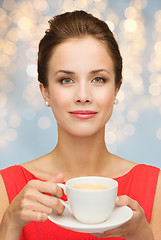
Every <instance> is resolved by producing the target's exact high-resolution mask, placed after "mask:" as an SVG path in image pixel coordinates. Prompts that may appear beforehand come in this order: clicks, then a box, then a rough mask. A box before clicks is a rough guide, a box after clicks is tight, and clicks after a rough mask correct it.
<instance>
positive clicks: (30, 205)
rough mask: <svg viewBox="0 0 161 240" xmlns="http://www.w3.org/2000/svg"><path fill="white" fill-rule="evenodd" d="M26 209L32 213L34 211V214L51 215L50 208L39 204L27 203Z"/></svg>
mask: <svg viewBox="0 0 161 240" xmlns="http://www.w3.org/2000/svg"><path fill="white" fill-rule="evenodd" d="M26 208H28V209H32V211H35V212H43V213H46V214H47V215H50V214H51V213H52V208H51V207H48V206H46V205H44V204H41V203H39V202H33V201H28V203H27V206H26Z"/></svg>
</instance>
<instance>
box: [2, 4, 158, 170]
mask: <svg viewBox="0 0 161 240" xmlns="http://www.w3.org/2000/svg"><path fill="white" fill-rule="evenodd" d="M74 9H84V10H86V11H88V12H91V13H92V14H94V15H95V16H98V17H99V18H101V19H103V20H104V21H107V23H108V24H109V26H110V28H111V30H112V31H114V33H115V36H116V38H117V41H118V43H119V45H120V50H121V53H122V56H123V58H124V71H123V85H122V88H121V91H120V93H119V95H118V100H119V104H118V105H116V106H115V107H114V113H113V116H112V118H111V120H110V122H109V123H108V124H107V126H106V142H107V147H108V149H109V150H110V151H111V152H113V153H114V154H116V155H119V156H120V157H123V158H126V159H128V160H130V161H134V162H138V163H146V164H151V165H155V166H157V167H159V168H161V157H160V155H161V27H158V26H161V1H160V0H153V1H150V0H149V1H148V0H141V1H140V0H133V1H127V0H109V1H105V0H104V1H103V0H89V1H87V0H79V1H72V0H64V1H63V0H60V1H55V0H32V1H30V0H29V1H27V0H22V1H20V0H19V1H14V0H4V1H0V169H2V168H5V167H8V166H10V165H15V164H20V163H22V162H26V161H30V160H32V159H34V158H37V157H39V156H41V155H43V154H46V153H48V152H49V151H51V150H52V149H53V148H54V146H55V145H56V142H57V127H56V121H55V119H54V117H53V114H52V112H51V110H50V108H46V107H45V106H44V103H43V100H42V97H41V94H40V91H39V86H38V82H37V73H36V61H37V47H38V43H39V41H40V39H41V38H42V37H43V35H44V32H45V30H46V29H47V28H48V20H49V19H50V18H51V17H52V16H54V15H55V14H59V13H62V12H64V11H72V10H74Z"/></svg>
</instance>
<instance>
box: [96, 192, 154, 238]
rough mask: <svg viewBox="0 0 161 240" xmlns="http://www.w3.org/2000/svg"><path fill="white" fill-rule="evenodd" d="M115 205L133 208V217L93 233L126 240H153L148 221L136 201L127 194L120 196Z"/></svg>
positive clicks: (103, 236)
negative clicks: (116, 225) (118, 225)
mask: <svg viewBox="0 0 161 240" xmlns="http://www.w3.org/2000/svg"><path fill="white" fill-rule="evenodd" d="M116 206H128V207H130V208H131V209H132V210H133V217H132V218H131V219H130V220H129V221H128V222H126V223H124V224H123V225H122V226H120V227H117V228H115V229H111V230H108V231H105V232H104V233H95V234H93V235H94V236H96V237H98V238H105V237H120V238H125V239H128V240H143V239H146V240H153V239H154V238H153V234H152V231H151V228H150V225H149V223H148V222H147V220H146V218H145V215H144V210H143V209H142V208H141V206H140V205H139V204H138V202H137V201H135V200H133V199H131V198H130V197H128V196H120V197H119V198H118V199H117V201H116Z"/></svg>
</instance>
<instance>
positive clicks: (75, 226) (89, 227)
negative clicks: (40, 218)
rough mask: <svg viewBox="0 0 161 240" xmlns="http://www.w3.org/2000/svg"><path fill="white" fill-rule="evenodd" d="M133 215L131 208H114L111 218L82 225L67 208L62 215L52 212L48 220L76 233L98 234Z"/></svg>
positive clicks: (118, 224)
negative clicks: (97, 222)
mask: <svg viewBox="0 0 161 240" xmlns="http://www.w3.org/2000/svg"><path fill="white" fill-rule="evenodd" d="M132 215H133V211H132V210H131V208H129V207H127V206H123V207H115V208H114V210H113V212H112V214H111V216H110V217H109V218H108V219H107V220H106V221H105V222H103V223H99V224H84V223H80V222H78V221H77V220H76V219H75V218H74V217H73V215H72V214H71V213H70V212H69V210H68V209H67V208H65V211H64V213H63V214H62V215H58V214H57V213H55V212H53V213H52V214H51V215H50V216H49V217H48V218H49V220H50V221H52V222H54V223H56V224H57V225H59V226H61V227H63V228H66V229H70V230H73V231H76V232H84V233H98V232H104V231H107V230H109V229H112V228H116V227H118V226H120V225H122V224H123V223H125V222H127V221H128V220H129V219H130V218H131V217H132Z"/></svg>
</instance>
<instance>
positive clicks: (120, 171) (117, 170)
mask: <svg viewBox="0 0 161 240" xmlns="http://www.w3.org/2000/svg"><path fill="white" fill-rule="evenodd" d="M110 160H111V169H110V172H111V177H114V178H116V177H121V176H123V175H125V174H127V173H128V172H129V171H131V169H133V168H134V167H135V166H136V165H138V163H136V162H132V161H129V160H126V159H124V158H121V157H118V156H116V155H114V154H112V153H110Z"/></svg>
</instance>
